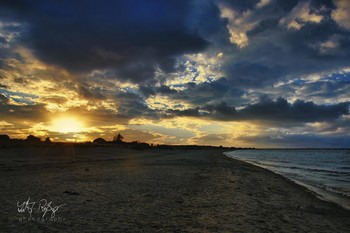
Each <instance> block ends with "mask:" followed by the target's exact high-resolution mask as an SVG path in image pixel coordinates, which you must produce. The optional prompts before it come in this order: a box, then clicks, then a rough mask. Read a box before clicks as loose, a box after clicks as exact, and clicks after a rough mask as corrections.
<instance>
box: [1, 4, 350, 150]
mask: <svg viewBox="0 0 350 233" xmlns="http://www.w3.org/2000/svg"><path fill="white" fill-rule="evenodd" d="M349 93H350V1H348V0H244V1H243V0H167V1H165V0H98V1H97V0H96V1H93V0H84V1H83V0H82V1H72V0H60V1H58V0H57V1H56V0H52V1H47V0H36V1H31V0H1V1H0V133H1V134H8V135H9V136H10V137H12V138H25V137H26V136H27V135H29V134H34V135H37V136H40V137H42V138H44V137H50V138H52V139H53V140H55V141H64V140H70V141H72V140H74V141H75V140H76V141H84V140H91V139H94V138H96V137H103V138H105V139H108V140H110V139H111V138H112V137H113V135H115V134H117V133H121V134H122V135H124V137H125V139H126V140H127V141H132V140H140V141H146V142H149V143H169V144H200V145H224V146H256V147H349V146H350V114H349V107H350V94H349Z"/></svg>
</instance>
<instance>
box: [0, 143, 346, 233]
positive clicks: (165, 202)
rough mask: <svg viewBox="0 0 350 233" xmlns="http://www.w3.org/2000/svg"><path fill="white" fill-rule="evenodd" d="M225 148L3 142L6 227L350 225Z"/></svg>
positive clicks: (282, 228) (0, 165) (0, 214)
mask: <svg viewBox="0 0 350 233" xmlns="http://www.w3.org/2000/svg"><path fill="white" fill-rule="evenodd" d="M224 151H225V150H221V149H205V150H203V149H201V150H177V149H176V150H144V151H141V150H130V149H121V148H113V147H73V146H51V147H50V146H47V147H33V148H7V149H0V187H1V193H0V200H1V204H2V206H1V207H2V208H1V211H0V221H1V224H0V232H349V229H350V211H348V210H345V209H343V208H341V207H340V206H337V205H336V204H333V203H330V202H326V201H322V200H320V199H318V198H316V197H315V195H314V194H313V193H311V192H309V191H307V190H306V189H305V188H303V187H301V186H298V185H296V184H294V183H292V182H290V181H288V180H287V179H285V178H283V177H281V176H279V175H276V174H274V173H272V172H269V171H267V170H264V169H262V168H259V167H255V166H253V165H250V164H247V163H244V162H241V161H237V160H234V159H231V158H228V157H226V156H225V155H223V152H224ZM31 210H32V211H31ZM30 212H32V213H30ZM50 216H53V219H50V218H49V217H50ZM42 217H43V218H42ZM28 219H29V220H28Z"/></svg>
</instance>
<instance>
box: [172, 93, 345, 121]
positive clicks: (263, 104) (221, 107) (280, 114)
mask: <svg viewBox="0 0 350 233" xmlns="http://www.w3.org/2000/svg"><path fill="white" fill-rule="evenodd" d="M349 107H350V102H345V103H338V104H334V105H317V104H315V103H313V102H305V101H302V100H297V101H295V102H294V103H292V104H291V103H288V102H287V100H285V99H283V98H279V99H277V100H275V101H274V100H271V99H268V98H261V99H260V101H259V102H258V103H256V104H251V105H247V106H246V107H245V108H243V109H239V110H237V109H236V108H235V107H234V106H229V105H227V103H225V102H222V103H220V104H218V105H206V106H204V107H201V108H194V109H187V110H170V111H169V112H170V113H172V114H175V115H178V116H197V117H201V116H202V117H207V118H211V119H215V120H223V121H235V120H236V121H237V120H238V121H239V120H260V121H261V120H262V121H272V122H276V124H278V122H289V123H291V122H300V123H307V122H320V121H333V120H336V119H338V118H339V117H341V116H343V115H349Z"/></svg>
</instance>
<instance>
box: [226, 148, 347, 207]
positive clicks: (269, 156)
mask: <svg viewBox="0 0 350 233" xmlns="http://www.w3.org/2000/svg"><path fill="white" fill-rule="evenodd" d="M225 155H227V156H229V157H232V158H235V159H239V160H243V161H246V162H249V163H252V164H255V165H257V166H260V167H263V168H265V169H268V170H271V171H273V172H275V173H278V174H280V175H282V176H285V177H287V178H288V179H290V180H293V181H295V182H296V183H298V184H301V185H304V186H306V187H307V188H309V189H311V190H312V191H314V192H316V193H317V194H318V195H319V196H320V197H321V198H323V199H326V200H329V201H333V202H336V203H338V204H340V205H342V206H344V207H345V208H347V209H350V150H237V151H231V152H226V153H225Z"/></svg>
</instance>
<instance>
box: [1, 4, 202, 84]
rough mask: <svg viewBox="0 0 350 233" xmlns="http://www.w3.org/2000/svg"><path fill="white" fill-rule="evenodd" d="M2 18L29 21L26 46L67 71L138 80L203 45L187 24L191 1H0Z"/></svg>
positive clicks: (169, 67)
mask: <svg viewBox="0 0 350 233" xmlns="http://www.w3.org/2000/svg"><path fill="white" fill-rule="evenodd" d="M0 6H1V7H2V10H1V11H0V13H1V16H2V17H3V18H11V17H12V18H15V19H17V20H19V21H21V22H25V23H27V24H28V25H29V26H28V27H27V33H26V37H24V39H25V40H26V43H27V44H29V45H30V46H32V48H34V52H35V54H36V55H37V56H38V57H39V58H41V59H42V60H43V61H44V62H48V63H52V64H55V65H59V66H61V67H64V68H66V69H68V70H71V71H78V72H79V71H90V70H93V69H98V68H117V69H116V70H117V73H118V74H119V75H120V77H119V78H122V79H129V80H133V81H142V80H144V79H149V78H152V77H153V72H154V69H155V68H156V67H157V66H160V67H162V68H164V69H165V70H170V69H171V67H172V65H173V62H174V61H173V60H172V57H173V56H176V55H181V54H183V53H186V52H198V51H200V50H203V49H204V48H205V47H206V46H207V44H208V43H207V42H206V41H205V40H204V39H202V38H201V37H199V36H198V35H196V33H195V32H194V31H191V30H190V29H189V28H188V27H187V25H186V18H187V16H188V15H189V14H190V9H191V7H192V6H191V1H187V0H180V1H162V0H150V1H141V0H133V1H126V0H119V1H112V0H102V1H92V0H90V1H68V0H64V1H54V2H52V1H2V2H1V3H0ZM119 67H120V68H119Z"/></svg>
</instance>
